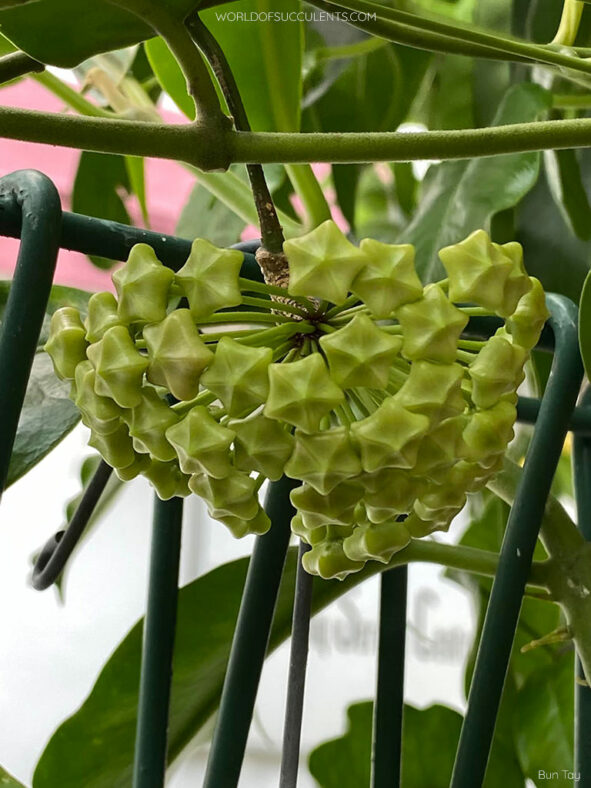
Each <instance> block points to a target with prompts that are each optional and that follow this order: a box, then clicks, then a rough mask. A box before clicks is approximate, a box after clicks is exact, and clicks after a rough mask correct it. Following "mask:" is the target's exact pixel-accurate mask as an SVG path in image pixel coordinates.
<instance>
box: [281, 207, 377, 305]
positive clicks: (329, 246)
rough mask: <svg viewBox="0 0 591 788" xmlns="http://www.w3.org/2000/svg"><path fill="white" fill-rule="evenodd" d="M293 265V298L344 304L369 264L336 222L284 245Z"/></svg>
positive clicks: (291, 267)
mask: <svg viewBox="0 0 591 788" xmlns="http://www.w3.org/2000/svg"><path fill="white" fill-rule="evenodd" d="M283 251H284V252H285V255H286V257H287V262H288V265H289V287H288V292H289V293H290V295H303V296H315V297H316V298H323V299H324V300H326V301H332V303H333V304H342V303H343V301H344V300H345V298H346V297H347V294H348V292H349V291H350V289H351V282H352V281H353V279H354V278H355V276H356V275H357V274H358V273H359V271H360V270H361V269H362V268H363V266H364V265H365V264H366V262H367V258H366V257H365V255H364V254H363V252H362V251H361V250H360V249H358V248H357V247H356V246H354V245H353V244H352V243H351V242H350V241H348V240H347V239H346V238H345V236H344V235H343V233H342V232H341V230H339V228H338V227H337V226H336V224H335V223H334V222H333V221H332V219H328V220H327V221H326V222H323V223H322V224H321V225H320V226H319V227H316V229H315V230H312V232H310V233H308V234H307V235H302V236H300V237H299V238H292V239H291V240H289V241H286V242H285V243H284V244H283Z"/></svg>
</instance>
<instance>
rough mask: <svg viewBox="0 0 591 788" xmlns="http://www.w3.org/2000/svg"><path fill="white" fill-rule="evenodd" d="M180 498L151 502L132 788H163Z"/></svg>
mask: <svg viewBox="0 0 591 788" xmlns="http://www.w3.org/2000/svg"><path fill="white" fill-rule="evenodd" d="M182 521H183V499H182V498H172V499H171V500H170V501H161V500H160V499H159V498H156V501H155V504H154V524H153V529H152V548H151V559H150V579H149V586H148V607H147V610H146V618H145V623H144V641H143V650H142V672H141V677H140V696H139V704H138V722H137V729H136V739H135V759H134V764H133V788H162V786H163V785H164V775H165V772H166V740H167V732H168V707H169V702H170V682H171V677H172V655H173V651H174V635H175V628H176V610H177V596H178V577H179V559H180V552H181V527H182Z"/></svg>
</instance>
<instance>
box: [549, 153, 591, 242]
mask: <svg viewBox="0 0 591 788" xmlns="http://www.w3.org/2000/svg"><path fill="white" fill-rule="evenodd" d="M544 164H545V167H546V178H547V180H548V186H549V188H550V192H551V194H552V196H553V197H554V201H555V202H556V205H557V206H558V209H559V210H560V212H561V213H562V216H563V218H564V220H565V221H566V223H567V224H568V225H569V227H570V229H571V230H572V232H574V234H575V235H576V236H578V237H579V238H580V239H581V240H582V241H588V240H590V239H591V205H589V198H588V197H587V192H586V190H585V186H584V184H583V178H582V174H581V164H580V161H579V157H578V155H577V152H576V151H574V150H559V151H545V152H544Z"/></svg>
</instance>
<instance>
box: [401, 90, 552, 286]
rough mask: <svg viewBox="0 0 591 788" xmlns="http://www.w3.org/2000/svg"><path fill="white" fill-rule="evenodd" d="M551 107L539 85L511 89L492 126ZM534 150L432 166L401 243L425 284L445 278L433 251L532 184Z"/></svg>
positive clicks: (535, 168)
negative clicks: (411, 251)
mask: <svg viewBox="0 0 591 788" xmlns="http://www.w3.org/2000/svg"><path fill="white" fill-rule="evenodd" d="M549 106H550V94H549V93H548V92H547V91H545V90H544V89H543V88H541V87H539V86H538V85H533V84H529V83H523V84H520V85H516V86H515V87H513V88H511V90H509V91H508V93H507V94H506V95H505V98H504V100H503V103H502V104H501V106H500V107H499V111H498V113H497V116H496V121H495V125H505V124H508V123H517V122H523V121H533V120H535V119H536V118H538V117H539V116H540V114H542V113H543V112H544V111H545V110H547V109H548V107H549ZM539 162H540V157H539V154H538V153H523V154H511V155H506V156H494V157H486V158H482V159H473V160H471V161H468V162H464V161H454V162H444V163H443V164H439V165H437V166H434V167H431V169H430V170H429V172H428V173H427V176H426V178H425V181H424V184H423V194H422V199H421V201H420V203H419V209H418V212H417V213H416V215H415V218H414V219H413V221H412V222H411V224H410V225H409V227H408V228H407V230H406V231H405V233H404V238H403V240H404V242H405V243H412V244H414V245H415V247H416V254H417V270H418V271H419V273H420V275H421V277H422V278H423V280H424V281H426V282H431V281H435V280H436V279H438V278H440V277H442V276H444V271H443V267H442V265H441V263H440V262H439V260H438V258H437V252H438V250H439V249H441V248H442V247H444V246H447V245H448V244H452V243H457V242H458V241H461V240H462V239H463V238H465V237H466V236H467V235H468V234H469V233H471V232H472V231H474V230H477V229H479V228H481V227H486V225H487V224H488V222H489V221H490V218H491V216H493V214H495V213H497V212H498V211H502V210H504V209H506V208H510V207H512V206H513V205H515V204H516V203H517V202H519V200H521V198H522V197H523V196H524V195H525V194H526V193H527V192H528V191H529V190H530V189H531V188H532V186H533V185H534V184H535V182H536V179H537V177H538V172H539Z"/></svg>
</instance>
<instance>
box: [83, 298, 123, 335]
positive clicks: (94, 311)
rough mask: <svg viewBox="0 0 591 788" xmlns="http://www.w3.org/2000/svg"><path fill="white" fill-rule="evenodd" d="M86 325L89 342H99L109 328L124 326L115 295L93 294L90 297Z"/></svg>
mask: <svg viewBox="0 0 591 788" xmlns="http://www.w3.org/2000/svg"><path fill="white" fill-rule="evenodd" d="M84 325H85V326H86V339H87V340H88V341H89V342H98V341H99V339H102V338H103V334H104V333H105V331H107V330H108V329H109V328H112V327H113V326H120V325H122V323H121V319H120V317H119V315H118V314H117V300H116V298H115V296H114V295H113V293H108V292H103V293H93V295H91V296H90V298H89V299H88V314H87V316H86V320H85V321H84Z"/></svg>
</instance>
